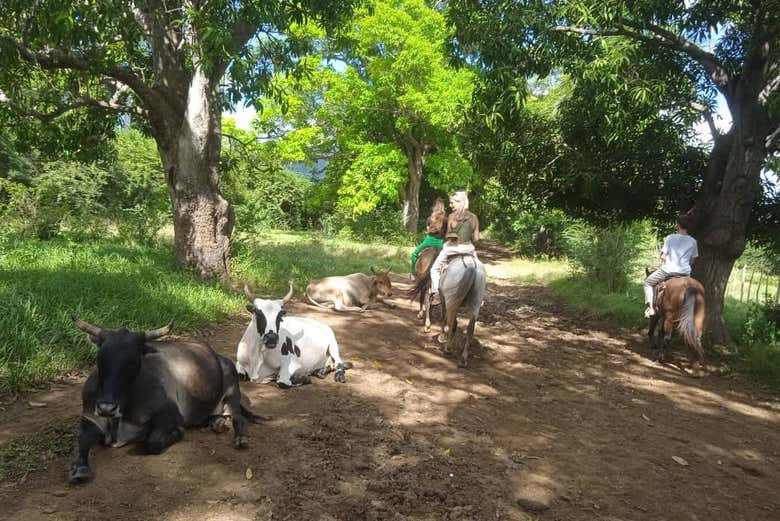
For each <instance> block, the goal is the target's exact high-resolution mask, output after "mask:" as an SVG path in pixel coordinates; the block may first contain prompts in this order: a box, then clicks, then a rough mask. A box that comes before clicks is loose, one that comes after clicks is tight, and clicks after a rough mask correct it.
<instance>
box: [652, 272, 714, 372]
mask: <svg viewBox="0 0 780 521" xmlns="http://www.w3.org/2000/svg"><path fill="white" fill-rule="evenodd" d="M654 298H655V310H656V313H655V315H653V316H652V317H650V328H649V330H648V332H647V334H648V336H649V337H650V344H651V345H652V346H654V347H657V348H658V350H657V352H656V360H658V361H659V362H662V363H663V362H664V360H665V359H666V350H667V348H668V347H669V342H670V341H671V339H672V332H673V330H674V326H675V324H676V325H677V331H678V332H679V333H680V335H681V336H682V338H683V341H684V342H685V345H686V346H688V349H689V350H690V351H691V353H689V354H690V355H693V354H695V355H696V357H697V360H696V361H695V362H693V363H692V365H693V375H694V376H701V375H702V373H703V370H704V350H703V349H702V346H701V334H702V331H703V329H704V287H703V286H702V285H701V282H699V281H698V280H696V279H693V278H691V277H674V278H671V279H668V280H666V281H664V282H661V283H660V284H658V285H657V286H656V287H655V293H654ZM659 321H661V322H662V323H663V330H664V339H663V343H662V344H661V345H660V346H658V341H656V340H655V339H654V333H655V327H656V325H657V324H658V322H659ZM659 336H660V335H659Z"/></svg>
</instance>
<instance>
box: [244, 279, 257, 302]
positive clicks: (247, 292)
mask: <svg viewBox="0 0 780 521" xmlns="http://www.w3.org/2000/svg"><path fill="white" fill-rule="evenodd" d="M244 295H246V298H248V299H249V302H254V301H255V298H256V297H255V296H254V295H252V292H251V291H249V286H248V285H247V284H246V283H244Z"/></svg>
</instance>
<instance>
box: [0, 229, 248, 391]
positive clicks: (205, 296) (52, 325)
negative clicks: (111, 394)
mask: <svg viewBox="0 0 780 521" xmlns="http://www.w3.org/2000/svg"><path fill="white" fill-rule="evenodd" d="M0 251H2V253H0V302H2V303H3V312H2V313H0V389H2V390H8V389H19V388H22V387H26V386H29V385H32V384H34V383H36V382H40V381H42V380H45V379H47V378H48V377H50V376H51V375H52V374H54V373H57V372H60V371H64V370H68V369H71V368H73V367H75V366H77V365H79V364H80V363H83V362H85V361H87V360H89V359H91V357H92V356H93V354H94V349H93V348H92V347H91V346H90V345H89V343H88V342H87V340H86V338H85V335H84V334H83V333H81V332H80V331H77V330H76V329H75V328H74V327H73V324H72V322H71V320H70V318H69V317H70V313H71V312H75V313H76V314H77V315H79V316H80V317H82V318H84V319H85V320H87V321H89V322H92V323H95V324H98V325H100V326H101V327H106V328H119V327H127V328H129V329H146V328H150V327H159V326H160V325H161V323H162V324H164V323H165V322H167V321H168V320H174V321H175V322H176V324H177V328H176V329H177V330H178V331H181V330H188V329H192V328H194V327H197V326H198V325H201V324H203V323H205V322H208V321H210V320H215V319H219V318H220V317H224V316H226V315H227V314H228V313H230V312H232V311H233V310H235V309H236V308H237V307H238V306H239V305H240V302H241V301H240V298H239V297H238V296H237V295H234V294H231V293H229V292H227V291H225V290H224V289H223V288H222V287H221V286H219V285H218V284H215V283H203V282H201V281H199V280H197V279H196V278H195V277H194V276H192V275H190V274H188V273H186V272H174V271H173V270H172V269H171V267H172V265H173V262H172V258H171V254H170V247H166V246H164V247H154V248H153V247H145V246H128V245H125V244H122V243H121V242H118V241H115V240H110V239H108V240H100V241H95V242H90V243H81V242H70V241H67V240H53V241H38V240H19V239H9V238H5V239H0Z"/></svg>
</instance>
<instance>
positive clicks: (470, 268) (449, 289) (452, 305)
mask: <svg viewBox="0 0 780 521" xmlns="http://www.w3.org/2000/svg"><path fill="white" fill-rule="evenodd" d="M486 284H487V276H486V274H485V265H484V264H482V262H480V261H479V259H477V258H476V257H474V256H473V255H471V254H468V255H458V256H454V257H450V259H449V263H448V265H447V268H446V269H445V270H444V273H442V275H441V281H440V282H439V295H441V304H442V315H443V320H442V334H441V335H439V341H440V342H442V343H443V344H445V346H444V351H445V352H447V353H449V352H452V347H453V342H454V340H455V331H456V328H457V327H458V310H459V309H461V308H463V309H464V310H465V311H466V314H467V316H468V319H469V324H468V327H467V328H466V342H465V343H464V344H463V349H462V350H461V353H460V359H459V360H458V366H460V367H466V365H467V364H468V358H469V345H470V344H471V339H472V338H474V325H475V323H476V322H477V318H478V317H479V308H480V306H481V305H482V298H483V297H484V296H485V285H486Z"/></svg>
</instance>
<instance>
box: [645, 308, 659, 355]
mask: <svg viewBox="0 0 780 521" xmlns="http://www.w3.org/2000/svg"><path fill="white" fill-rule="evenodd" d="M659 318H660V312H659V311H658V310H656V313H655V315H653V316H652V317H650V324H649V326H648V328H647V337H648V338H649V339H650V347H655V345H656V339H655V327H656V326H657V325H658V319H659Z"/></svg>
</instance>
